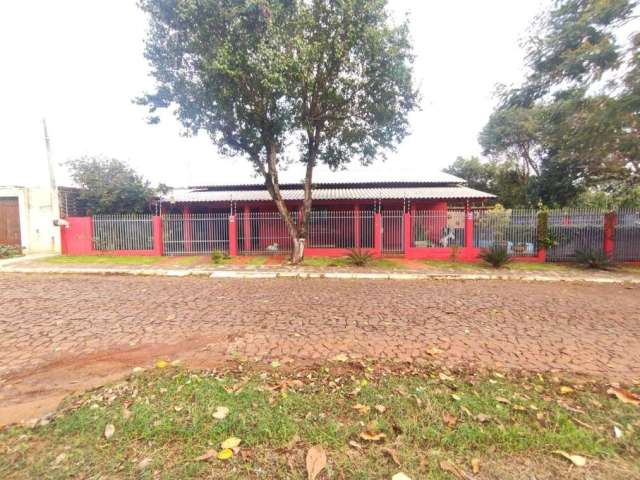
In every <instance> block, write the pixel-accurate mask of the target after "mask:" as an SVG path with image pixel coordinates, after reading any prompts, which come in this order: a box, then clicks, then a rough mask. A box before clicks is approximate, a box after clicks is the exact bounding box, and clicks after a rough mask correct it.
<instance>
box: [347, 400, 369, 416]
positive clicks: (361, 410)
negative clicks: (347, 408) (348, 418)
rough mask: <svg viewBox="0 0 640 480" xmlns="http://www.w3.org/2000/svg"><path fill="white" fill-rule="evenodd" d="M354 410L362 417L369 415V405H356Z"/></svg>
mask: <svg viewBox="0 0 640 480" xmlns="http://www.w3.org/2000/svg"><path fill="white" fill-rule="evenodd" d="M351 408H353V409H354V410H357V412H358V413H360V414H361V415H366V414H367V413H369V405H362V404H361V403H356V404H355V405H354V406H353V407H351Z"/></svg>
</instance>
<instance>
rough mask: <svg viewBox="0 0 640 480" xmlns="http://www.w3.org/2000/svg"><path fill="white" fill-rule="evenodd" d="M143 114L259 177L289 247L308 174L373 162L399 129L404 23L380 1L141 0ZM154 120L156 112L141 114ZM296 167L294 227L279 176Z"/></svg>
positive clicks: (410, 92)
mask: <svg viewBox="0 0 640 480" xmlns="http://www.w3.org/2000/svg"><path fill="white" fill-rule="evenodd" d="M140 6H141V8H142V9H143V10H144V11H145V12H147V13H148V14H149V18H150V32H149V35H148V38H147V44H146V57H147V59H148V60H149V62H150V64H151V66H152V69H153V70H152V73H153V75H154V77H155V79H156V81H157V86H158V88H157V91H156V92H154V93H152V94H148V95H145V96H144V97H142V98H140V99H139V102H140V103H141V104H144V105H147V106H149V107H150V110H151V112H152V114H153V112H155V111H156V110H157V109H158V108H167V107H172V106H174V107H175V113H176V115H177V117H178V119H179V120H180V121H181V123H182V124H183V125H184V126H185V127H186V128H187V129H188V131H189V132H191V133H193V134H195V133H197V132H199V131H204V132H206V133H207V134H208V135H209V136H210V137H211V139H212V140H213V142H214V143H215V144H216V145H217V146H218V147H219V149H220V151H221V152H222V153H223V154H225V155H229V156H232V155H242V156H244V157H246V158H247V159H248V160H249V161H250V162H251V163H252V165H253V167H254V169H255V171H256V172H257V174H259V175H260V176H262V178H264V181H265V185H266V188H267V190H268V191H269V193H270V194H271V197H272V198H273V200H274V201H275V203H276V206H277V208H278V210H279V212H280V213H281V215H282V216H283V218H284V220H285V222H286V223H287V225H288V227H289V232H290V234H291V236H292V238H293V239H294V244H295V245H299V244H300V242H299V241H300V240H302V248H303V246H304V239H305V238H306V235H307V225H308V218H309V212H310V209H311V199H312V195H311V189H312V183H313V169H314V167H315V166H316V165H317V164H319V163H324V164H326V165H329V166H330V167H331V168H333V169H337V168H340V167H341V166H343V165H345V164H347V163H349V162H351V161H354V160H355V161H359V162H361V163H363V164H369V163H371V162H372V161H373V160H374V159H375V158H376V157H379V156H382V155H384V153H385V151H387V150H389V149H393V148H394V146H395V145H396V144H397V143H398V142H400V141H401V140H402V139H403V138H404V137H405V136H406V135H407V133H408V122H407V115H408V113H409V112H410V111H411V110H413V109H414V108H416V106H417V94H416V91H415V90H414V88H413V83H412V68H411V65H412V61H413V55H412V51H411V45H410V43H409V38H408V25H407V23H406V22H405V23H403V24H401V25H398V26H394V25H392V24H391V22H390V19H389V17H388V14H387V12H386V0H339V1H338V0H312V1H305V0H141V1H140ZM151 120H152V121H157V120H158V118H157V117H156V116H154V117H151ZM291 161H297V162H300V163H302V164H304V165H305V167H306V168H305V179H304V202H303V207H302V214H303V221H302V222H301V223H300V224H297V223H296V222H293V220H292V218H291V215H290V213H289V211H288V210H287V207H286V205H285V203H284V201H283V199H282V195H281V193H280V187H279V181H278V175H279V173H280V171H281V170H282V168H283V166H285V165H286V164H287V163H288V162H291Z"/></svg>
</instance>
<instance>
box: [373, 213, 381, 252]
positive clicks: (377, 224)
mask: <svg viewBox="0 0 640 480" xmlns="http://www.w3.org/2000/svg"><path fill="white" fill-rule="evenodd" d="M373 250H374V251H375V254H376V255H378V256H380V255H382V215H380V212H376V213H374V214H373Z"/></svg>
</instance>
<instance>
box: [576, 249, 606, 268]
mask: <svg viewBox="0 0 640 480" xmlns="http://www.w3.org/2000/svg"><path fill="white" fill-rule="evenodd" d="M576 262H578V263H579V264H580V265H582V266H584V267H587V268H594V269H597V270H609V269H610V268H613V266H614V264H613V262H612V261H611V259H610V258H609V257H607V256H606V255H605V254H604V252H600V251H597V250H590V249H584V250H576Z"/></svg>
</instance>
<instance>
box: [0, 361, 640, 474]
mask: <svg viewBox="0 0 640 480" xmlns="http://www.w3.org/2000/svg"><path fill="white" fill-rule="evenodd" d="M247 368H248V367H247V366H246V365H245V366H244V368H243V369H242V371H240V369H238V370H236V371H235V372H230V373H226V374H220V373H215V372H213V373H205V372H202V373H192V372H189V371H185V370H181V369H174V368H169V369H167V370H162V371H154V372H148V373H144V374H139V375H136V376H132V377H130V378H128V379H127V380H126V381H123V382H121V383H118V384H116V385H113V386H109V387H105V388H102V389H98V390H95V391H92V392H89V393H87V394H85V395H83V396H81V397H77V398H74V399H70V400H68V401H67V402H66V403H65V404H63V408H62V411H61V413H59V414H58V416H57V417H55V418H54V419H53V421H52V422H51V423H49V424H48V425H44V426H38V427H36V428H34V429H29V428H25V427H12V428H9V429H5V430H4V431H2V432H0V477H1V478H18V479H20V478H45V479H50V478H51V479H58V478H70V477H73V478H87V477H92V478H97V477H101V478H105V477H108V478H155V476H154V471H156V470H158V471H161V474H162V476H161V477H160V478H166V479H173V478H175V479H183V478H220V479H222V478H238V479H240V478H255V477H256V476H258V477H259V478H296V479H298V478H299V479H303V478H306V474H305V467H304V465H305V463H304V458H305V455H306V451H307V449H308V448H309V447H310V446H313V445H321V446H322V447H323V448H324V449H325V450H326V451H327V456H328V459H329V461H328V465H327V469H326V474H327V475H326V476H323V477H321V478H340V472H343V473H344V474H346V476H345V478H356V479H369V478H372V479H373V478H376V479H377V478H386V479H388V478H391V476H392V475H393V474H395V473H397V472H398V471H400V470H402V471H403V472H405V473H406V474H407V475H409V476H410V477H411V478H414V479H416V478H430V479H431V478H434V479H445V478H453V477H450V476H448V474H447V473H445V472H443V471H442V469H441V468H440V466H439V462H440V461H442V460H449V461H451V462H453V463H455V464H456V465H458V466H459V467H460V468H463V469H466V470H469V467H468V465H469V461H470V459H471V458H478V459H480V462H481V465H488V464H493V465H502V466H503V467H504V465H507V467H508V466H509V462H511V461H512V459H513V458H526V459H530V460H532V461H533V463H534V470H532V471H530V472H529V473H530V474H531V478H533V476H534V474H536V473H540V472H545V471H547V469H550V468H561V469H562V471H564V472H566V471H568V470H569V468H570V466H569V464H568V463H564V462H565V460H562V459H559V458H558V457H557V456H556V455H554V454H553V453H552V452H553V451H554V450H558V449H559V450H565V451H567V452H570V453H571V454H580V455H583V456H585V457H587V458H588V462H589V463H594V462H596V463H601V464H604V465H605V466H607V468H606V469H605V470H604V472H605V473H604V476H602V477H598V475H597V471H594V470H588V471H589V475H591V476H590V477H589V478H620V479H622V478H632V477H634V476H637V475H640V464H639V463H638V459H639V458H640V453H639V452H640V435H638V432H637V429H638V428H639V426H640V413H639V412H640V409H639V408H638V407H636V406H633V405H627V404H623V403H621V402H620V401H618V400H616V399H615V398H613V397H608V396H607V395H606V394H605V393H604V392H603V387H601V386H598V385H596V384H593V383H588V382H587V383H578V384H574V383H572V384H570V385H572V386H573V388H574V389H575V391H574V392H572V393H570V394H566V395H562V394H560V393H559V392H560V386H561V385H567V383H559V382H558V381H554V379H552V378H549V377H542V376H535V377H519V376H512V377H509V376H507V377H505V376H502V375H498V376H495V375H494V376H490V375H485V376H476V375H474V374H471V373H459V374H453V373H450V372H447V373H446V375H445V376H442V372H436V371H433V370H428V369H420V368H414V367H406V368H399V367H394V368H393V369H386V368H385V367H381V366H376V367H373V368H371V367H367V366H365V365H358V364H353V365H352V366H351V367H346V366H344V365H340V366H338V367H332V368H331V369H329V368H326V369H310V370H304V371H298V372H295V373H294V372H291V373H289V374H285V373H280V372H279V369H269V370H268V371H265V372H261V373H260V372H253V373H248V372H247ZM500 399H506V400H500ZM503 401H505V402H508V403H501V402H503ZM356 404H361V405H366V406H368V407H369V410H368V411H367V412H364V413H360V412H358V411H356V410H355V409H354V408H353V407H354V405H356ZM376 405H382V406H383V407H384V411H383V412H379V411H378V410H376V408H375V406H376ZM217 406H226V407H228V408H229V411H230V413H229V415H228V416H227V417H226V418H225V419H223V420H216V419H214V418H213V417H212V413H213V412H214V411H215V409H216V407H217ZM125 412H129V413H128V415H129V416H128V418H127V417H126V416H125ZM445 413H446V414H448V415H451V416H452V417H455V419H456V423H455V425H446V424H445V422H444V421H443V415H444V414H445ZM479 415H485V416H487V420H486V421H480V420H479V419H478V416H479ZM370 422H374V423H375V425H376V428H377V429H378V431H379V432H382V433H384V434H385V435H386V438H385V439H384V440H382V441H380V442H368V441H366V440H363V439H362V438H360V433H361V432H362V431H363V430H364V429H365V425H368V424H369V423H370ZM107 424H113V425H114V426H115V434H114V435H113V437H112V438H111V439H109V440H107V439H105V437H104V435H103V432H104V430H105V426H106V425H107ZM613 425H618V426H619V427H620V428H621V430H622V432H623V436H622V437H621V438H618V439H616V438H615V437H614V436H613V430H612V428H613ZM231 436H235V437H239V438H241V439H242V444H241V449H240V452H238V454H237V455H235V456H234V457H233V458H232V459H230V460H227V461H221V460H217V459H215V457H214V458H213V459H211V460H210V461H198V460H196V458H197V457H198V456H200V455H202V454H204V453H205V452H206V451H207V450H209V449H214V450H219V443H220V442H221V441H223V440H225V439H226V438H228V437H231ZM295 439H298V440H297V441H294V440H295ZM354 441H355V442H357V443H358V444H359V445H361V448H357V446H356V447H355V448H354V447H353V446H351V445H350V443H349V442H354ZM352 445H353V444H352ZM385 448H386V449H392V450H393V451H394V452H396V453H397V457H398V459H399V461H400V462H401V464H402V467H399V466H397V465H395V464H394V463H393V461H392V460H391V458H390V456H389V455H388V454H387V453H385V451H384V449H385ZM61 454H64V456H63V457H62V458H61V457H60V455H61ZM145 458H149V459H150V462H151V463H150V465H149V466H147V467H146V468H144V469H142V470H141V469H139V468H138V464H139V462H140V461H141V460H142V459H145ZM612 465H616V468H620V465H622V466H623V470H624V474H621V475H619V476H616V471H617V470H616V469H615V468H613V467H612ZM514 468H515V467H514ZM257 472H260V474H259V475H257ZM559 476H563V475H562V473H560V474H559ZM489 478H495V477H489ZM527 478H529V477H527ZM545 478H547V477H545ZM548 478H552V477H548ZM555 478H558V476H556V477H555ZM572 478H575V477H572Z"/></svg>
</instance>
